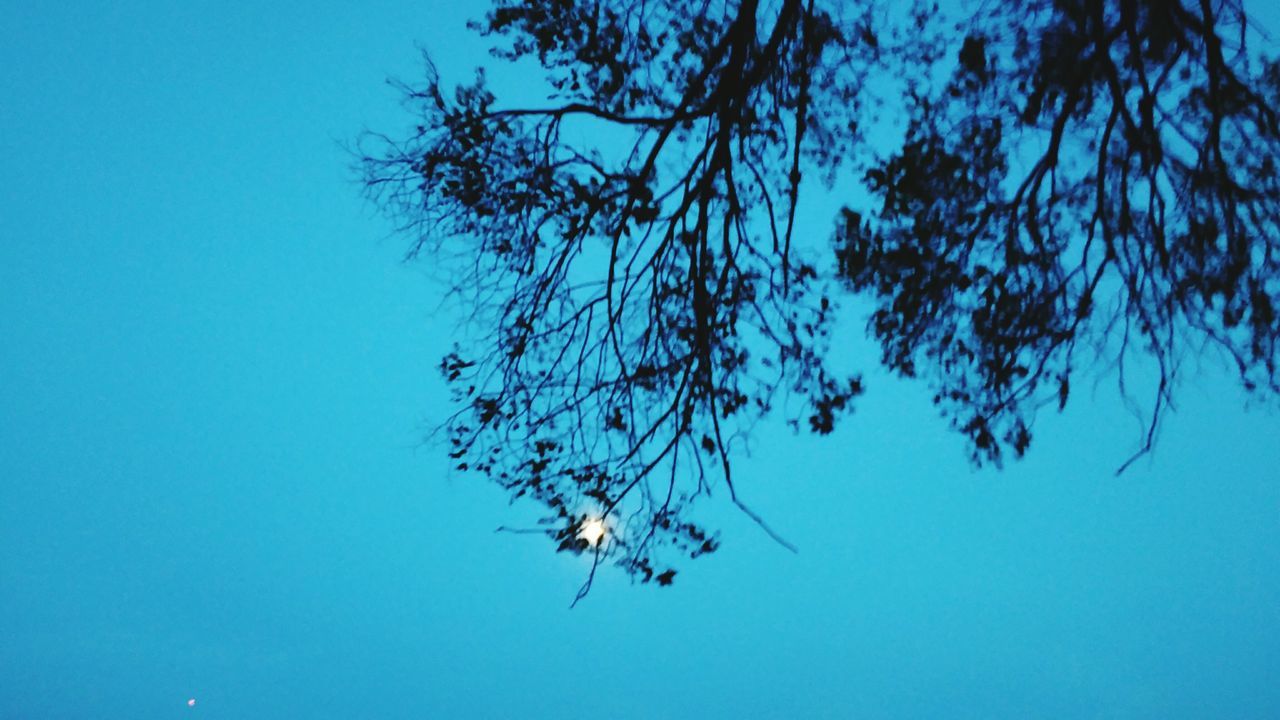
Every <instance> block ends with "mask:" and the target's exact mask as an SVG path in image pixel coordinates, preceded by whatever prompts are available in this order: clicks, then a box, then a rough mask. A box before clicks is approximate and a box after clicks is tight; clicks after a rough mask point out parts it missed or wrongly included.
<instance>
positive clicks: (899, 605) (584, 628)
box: [0, 0, 1280, 720]
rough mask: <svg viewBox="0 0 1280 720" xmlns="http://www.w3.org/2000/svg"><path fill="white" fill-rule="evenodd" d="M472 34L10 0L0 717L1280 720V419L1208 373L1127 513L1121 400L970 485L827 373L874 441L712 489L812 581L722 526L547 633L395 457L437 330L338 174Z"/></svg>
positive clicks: (420, 270)
mask: <svg viewBox="0 0 1280 720" xmlns="http://www.w3.org/2000/svg"><path fill="white" fill-rule="evenodd" d="M483 9H484V5H483V4H474V5H468V6H464V7H456V6H455V5H453V4H451V3H445V2H440V1H439V0H434V1H429V2H418V3H410V2H361V3H343V2H309V3H298V4H293V5H289V6H286V5H284V4H279V5H274V6H272V7H270V8H268V7H259V6H257V4H249V3H235V4H230V3H223V2H195V1H193V2H182V3H161V2H139V1H129V0H122V1H117V2H111V3H106V2H104V3H75V2H71V3H17V2H7V3H4V9H3V13H0V18H2V19H0V98H3V99H2V100H0V718H3V719H4V720H43V719H51V720H52V719H58V718H95V719H115V718H121V719H125V718H146V719H152V718H154V719H164V718H175V719H178V718H190V719H192V720H195V719H196V718H227V719H232V718H234V719H237V720H241V719H253V718H289V717H296V718H470V717H476V718H543V717H561V718H563V717H570V718H574V717H596V718H665V717H671V718H675V717H683V718H755V717H778V718H851V717H867V718H876V717H1000V716H1002V717H1073V718H1074V717H1085V718H1093V717H1135V718H1167V717H1232V718H1248V717H1255V718H1264V717H1276V716H1280V542H1278V541H1280V482H1278V481H1280V442H1277V441H1278V440H1280V415H1278V414H1277V413H1276V412H1275V411H1274V410H1268V409H1267V408H1265V407H1257V408H1252V409H1251V410H1250V411H1248V412H1244V411H1242V409H1241V408H1242V407H1243V397H1242V394H1241V392H1240V391H1239V390H1238V389H1237V386H1236V385H1235V384H1234V383H1233V382H1232V381H1231V380H1230V378H1228V377H1227V376H1226V375H1225V374H1224V373H1223V371H1222V370H1221V368H1220V367H1218V366H1217V365H1215V364H1214V363H1207V364H1206V365H1205V367H1204V368H1203V369H1202V370H1200V371H1197V370H1196V368H1194V367H1189V368H1188V373H1187V375H1186V379H1185V381H1184V384H1183V387H1182V391H1181V393H1180V398H1181V404H1180V406H1179V408H1178V410H1177V412H1176V413H1174V414H1171V415H1169V416H1168V418H1167V422H1166V424H1165V427H1164V431H1163V433H1162V436H1161V439H1160V444H1159V446H1158V448H1157V452H1156V454H1155V455H1154V456H1152V457H1151V458H1149V459H1144V460H1142V461H1139V462H1138V463H1137V464H1136V466H1135V467H1134V468H1133V469H1132V470H1131V471H1130V472H1128V473H1126V474H1125V475H1124V476H1122V477H1120V478H1115V477H1113V475H1112V472H1113V470H1114V469H1115V468H1116V467H1117V466H1118V465H1119V464H1120V463H1121V462H1122V461H1123V460H1124V459H1125V458H1127V457H1128V455H1129V453H1130V452H1131V451H1132V450H1133V448H1134V444H1135V440H1136V439H1137V435H1138V432H1139V427H1138V424H1137V422H1136V421H1135V420H1134V418H1133V417H1132V416H1131V415H1129V414H1128V412H1127V411H1126V410H1125V409H1124V408H1123V406H1122V405H1121V404H1120V403H1119V402H1118V401H1117V400H1116V398H1115V393H1114V379H1104V380H1103V381H1102V383H1101V384H1100V385H1099V386H1098V388H1097V390H1096V392H1094V393H1093V394H1092V395H1091V394H1090V392H1089V390H1088V387H1087V384H1083V385H1084V386H1083V387H1081V388H1080V389H1079V390H1078V391H1077V392H1076V397H1074V398H1073V402H1072V404H1071V406H1070V407H1069V408H1068V411H1067V412H1066V413H1065V414H1064V415H1062V416H1055V415H1049V414H1046V415H1045V416H1043V417H1042V418H1041V419H1040V421H1039V422H1038V424H1037V426H1036V430H1037V434H1038V436H1039V437H1038V442H1037V443H1036V445H1035V446H1034V447H1033V452H1032V454H1031V456H1030V458H1029V459H1027V460H1026V461H1024V462H1021V463H1016V464H1012V465H1010V466H1009V467H1008V468H1007V469H1006V470H1005V471H1003V472H996V471H989V470H988V471H981V472H974V471H972V470H971V469H970V468H969V467H968V465H967V464H966V461H965V458H964V450H963V445H962V442H961V440H960V438H959V437H958V436H956V435H955V434H954V433H951V432H949V431H948V430H946V428H945V425H944V423H943V422H942V421H941V420H939V419H938V418H937V417H936V414H935V412H934V410H933V409H932V408H931V407H930V405H929V403H928V392H927V390H926V389H925V388H924V387H922V386H918V385H912V384H906V383H903V382H900V381H895V380H892V379H889V378H885V377H883V376H882V374H880V373H878V372H876V371H874V368H872V367H870V366H871V358H872V357H873V353H872V352H871V351H870V350H869V349H868V348H867V346H866V344H865V342H863V341H861V340H859V339H857V337H856V336H857V333H856V332H855V333H851V334H850V337H849V338H848V339H847V341H846V342H845V343H844V344H842V346H841V354H840V357H839V358H838V361H839V362H841V363H844V364H847V365H849V366H853V367H862V368H865V369H867V370H869V381H870V383H869V384H870V390H869V393H868V395H867V396H866V397H865V398H864V399H863V400H862V401H861V402H860V404H859V409H858V412H857V414H856V415H855V416H854V417H853V418H851V420H850V421H848V422H846V423H845V424H844V426H843V428H842V429H841V430H840V431H839V432H838V433H837V434H836V435H835V436H833V437H830V438H827V439H825V440H814V439H811V438H807V437H796V436H793V435H791V434H790V432H789V431H787V430H785V429H781V428H776V427H775V428H772V429H767V430H766V431H765V432H763V433H762V434H761V435H760V436H759V437H758V438H757V442H756V444H755V447H754V451H753V453H752V455H751V457H750V458H743V459H741V460H740V461H739V466H738V469H737V472H738V473H739V475H740V477H741V480H740V481H739V482H740V483H741V485H740V486H741V487H742V488H743V489H744V492H745V495H746V497H747V499H748V500H749V501H750V502H751V504H752V505H753V506H754V507H755V508H756V509H757V510H760V511H762V512H763V513H764V514H765V515H766V516H767V517H768V518H769V520H770V522H771V524H772V525H773V526H774V527H776V528H777V529H779V530H780V531H781V532H782V533H783V534H784V535H786V536H787V537H788V538H789V539H790V540H791V541H792V542H794V543H795V544H797V545H798V546H800V548H801V552H800V554H799V555H791V554H789V553H787V552H786V551H785V550H783V549H782V548H780V547H779V546H777V545H776V544H773V543H772V542H771V541H770V540H769V539H768V538H767V537H765V536H764V535H763V534H762V533H760V532H759V531H758V530H757V529H756V528H755V527H753V526H752V525H751V523H750V522H749V521H748V520H747V519H745V518H744V517H743V516H741V515H740V514H738V513H736V512H733V511H732V510H731V509H728V508H723V507H719V508H717V509H716V510H714V511H712V512H711V513H709V515H708V516H707V519H709V520H711V521H713V522H715V523H720V524H721V525H722V526H723V527H724V529H725V532H724V536H723V537H724V540H725V542H724V548H723V550H722V551H721V552H720V553H718V554H716V555H714V556H711V557H709V558H707V559H704V560H701V561H698V562H695V563H686V564H684V565H683V567H682V572H681V574H680V575H679V577H678V578H677V582H676V585H675V586H674V587H672V588H670V589H665V590H656V589H651V588H648V587H639V586H637V587H632V586H630V585H629V584H628V583H627V581H626V580H625V579H624V578H621V577H619V576H618V575H617V574H615V573H613V572H608V573H605V574H604V576H603V577H602V578H600V580H599V581H598V582H597V584H596V588H595V590H594V591H593V593H592V594H591V596H590V597H589V598H588V600H587V601H586V602H584V603H582V604H580V605H579V606H578V608H577V609H575V610H572V611H570V610H568V609H567V606H568V604H569V602H570V600H572V598H573V594H574V592H575V591H576V590H577V588H578V584H579V583H580V582H581V580H582V578H583V573H584V570H585V565H584V562H585V561H584V560H583V559H582V558H574V557H569V556H565V555H554V554H552V553H551V552H549V550H550V548H549V547H548V545H547V543H545V542H544V541H542V540H540V539H537V538H530V537H526V536H514V535H505V534H494V532H493V530H494V528H495V527H496V526H497V525H499V524H504V523H505V524H519V521H520V520H521V519H522V518H526V517H528V512H527V510H523V509H521V508H520V507H516V508H509V507H508V506H507V503H506V500H505V498H504V497H503V495H502V494H501V493H500V492H499V491H497V490H496V489H494V488H491V487H489V486H487V485H484V484H482V483H481V482H480V481H479V480H477V479H475V478H471V477H466V476H462V477H453V478H451V477H449V475H448V474H447V473H446V472H445V463H444V462H443V458H442V457H441V454H440V453H438V452H436V451H435V450H434V449H432V448H430V447H423V446H421V444H420V442H419V440H420V438H421V436H422V433H423V431H424V430H425V428H427V427H428V426H429V424H430V423H431V421H432V420H433V419H438V418H439V417H440V416H441V413H442V412H444V411H445V409H446V407H447V406H446V404H445V399H446V394H445V392H444V391H443V390H442V388H441V385H440V383H439V382H438V379H437V374H436V371H435V365H436V363H437V361H438V358H439V356H440V354H441V353H442V352H443V351H444V350H446V349H447V347H448V344H449V333H450V330H451V320H450V316H449V314H448V313H447V312H441V311H438V310H437V302H438V287H437V286H434V285H433V284H432V283H430V282H428V281H427V279H426V277H425V276H426V275H427V274H429V273H428V268H426V267H422V266H414V265H407V266H406V265H402V264H400V263H399V258H400V256H401V253H402V251H403V249H404V242H403V241H402V240H401V239H398V238H394V237H391V236H390V234H389V232H390V228H389V225H388V224H387V222H386V221H385V220H384V219H382V218H380V217H379V216H377V215H376V213H374V212H373V210H372V209H371V208H370V207H368V206H367V205H365V204H363V202H362V201H361V200H360V199H359V197H358V188H357V186H356V185H355V184H354V182H353V178H352V175H351V173H350V171H349V169H348V166H349V157H348V156H347V155H346V154H345V153H344V151H343V150H342V149H341V148H340V146H339V143H340V142H341V141H344V140H350V139H351V138H352V137H354V136H355V134H356V133H357V132H358V131H359V130H360V129H361V128H362V127H365V126H368V127H372V128H376V129H380V130H389V129H395V128H400V127H404V126H405V125H406V124H407V123H408V122H409V118H408V117H407V116H406V115H404V114H403V113H402V112H401V111H400V109H399V108H398V107H397V97H396V95H395V94H394V92H392V91H390V90H389V89H388V88H387V87H386V86H385V85H384V84H383V80H384V78H386V77H388V76H397V77H402V78H406V79H412V78H413V77H415V76H416V74H417V70H418V68H419V65H418V57H417V53H416V49H415V48H416V46H417V45H421V46H423V47H426V48H428V49H430V50H431V51H432V52H433V53H434V54H435V56H436V59H437V61H438V63H439V65H440V67H441V70H442V73H443V74H444V75H445V76H446V77H449V78H455V79H459V80H461V79H465V78H467V77H469V75H470V68H471V66H473V65H474V64H476V63H478V62H483V61H485V55H484V49H485V46H484V45H483V43H482V42H481V41H479V40H478V39H477V38H475V37H474V36H473V35H471V34H469V33H468V32H466V31H465V29H464V28H463V22H464V20H465V19H466V18H467V17H474V16H477V15H479V14H480V13H481V12H482V11H483ZM1258 9H1259V10H1268V8H1264V7H1260V8H1258ZM1272 14H1274V13H1272ZM1271 27H1274V28H1280V24H1277V23H1275V22H1271ZM520 72H523V71H519V70H517V71H509V72H508V73H507V74H506V75H505V76H504V75H503V73H501V72H499V73H498V74H497V76H496V78H497V80H496V81H497V82H498V83H499V85H500V86H501V85H502V84H503V83H505V84H506V85H507V86H513V85H516V84H521V83H525V84H526V86H527V82H526V81H527V78H523V79H522V78H521V76H520V75H519V73H520ZM838 199H839V198H836V199H835V200H831V201H830V202H836V201H838ZM823 202H827V201H821V202H817V203H815V205H814V206H812V207H813V209H812V211H811V213H810V215H811V217H812V218H813V219H812V225H811V227H812V228H813V233H814V234H815V236H816V237H817V238H818V240H819V241H821V240H823V239H824V238H825V236H826V228H827V221H828V218H829V217H830V213H829V207H828V206H829V204H830V203H828V204H827V205H823V204H822V203H823ZM427 262H428V263H429V262H430V261H427ZM190 697H194V698H196V699H197V701H198V702H197V705H196V707H194V708H188V707H187V706H186V700H187V699H188V698H190Z"/></svg>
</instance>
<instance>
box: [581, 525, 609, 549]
mask: <svg viewBox="0 0 1280 720" xmlns="http://www.w3.org/2000/svg"><path fill="white" fill-rule="evenodd" d="M606 532H607V530H606V529H605V526H604V521H603V520H601V519H600V518H591V519H590V520H587V521H586V522H584V523H582V529H581V530H579V531H578V537H580V538H582V539H583V540H586V541H587V544H588V545H590V546H592V547H595V546H596V545H598V544H600V540H601V539H602V538H603V537H604V536H605V533H606Z"/></svg>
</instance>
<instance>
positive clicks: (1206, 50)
mask: <svg viewBox="0 0 1280 720" xmlns="http://www.w3.org/2000/svg"><path fill="white" fill-rule="evenodd" d="M1246 37H1247V30H1246V17H1245V15H1244V12H1243V10H1242V8H1241V7H1240V6H1239V5H1237V4H1234V3H1230V2H1227V3H1222V2H1210V0H1197V2H1195V3H1189V4H1186V5H1184V4H1182V3H1179V2H1164V1H1156V0H1150V1H1146V2H1139V1H1137V0H1123V1H1120V2H1116V1H1114V0H1069V1H1068V0H1057V1H1056V2H1048V1H1042V2H1038V3H1019V4H1016V5H1007V6H1005V7H1003V8H1002V9H1001V10H1000V11H999V12H998V13H993V14H990V15H986V16H982V17H980V18H978V19H975V20H974V21H973V22H972V23H971V24H970V26H969V35H968V36H967V37H966V39H965V40H964V42H963V44H962V46H961V48H960V51H959V55H958V62H957V65H956V69H955V73H954V76H953V78H952V80H951V82H950V83H949V85H948V86H947V87H946V88H945V91H944V92H943V93H941V94H940V96H939V97H936V98H916V102H915V105H914V108H913V115H912V122H911V126H910V129H909V130H908V133H907V138H906V140H905V142H904V144H903V147H902V149H901V150H900V151H898V152H897V153H896V154H895V155H894V156H893V157H892V158H891V159H890V160H889V161H888V162H887V163H885V164H884V166H883V167H881V168H879V169H877V170H875V171H873V172H872V173H870V174H869V175H868V180H869V182H870V184H871V185H872V187H873V188H874V189H875V190H876V191H877V192H878V193H879V195H880V196H881V197H882V198H883V206H882V207H881V208H880V210H879V213H878V215H879V220H880V221H881V222H879V223H869V222H866V221H864V220H863V219H862V217H861V216H859V215H858V214H856V213H854V212H852V211H850V212H847V213H846V216H845V218H844V221H843V226H842V227H841V228H840V229H839V230H838V237H837V241H838V247H839V252H840V257H841V260H842V265H843V271H844V273H845V275H846V276H847V277H848V278H849V280H850V281H851V284H852V286H853V287H854V288H855V289H856V290H860V291H862V290H865V291H870V292H872V293H874V294H875V295H876V296H877V297H878V298H879V308H878V309H877V311H876V313H875V315H874V318H873V321H872V323H873V328H874V332H875V334H876V335H877V337H878V338H879V339H880V340H881V342H882V345H883V348H884V360H885V362H886V363H887V364H888V365H889V366H890V367H892V368H895V369H897V370H898V371H900V372H902V373H903V374H905V375H914V374H916V372H917V369H918V366H919V365H921V364H923V365H924V369H923V370H922V371H921V372H924V373H925V374H928V375H930V376H931V377H933V378H934V379H935V383H936V385H937V387H938V395H937V397H936V401H937V402H938V403H939V404H940V405H941V406H942V407H943V408H944V409H945V411H946V412H947V413H948V414H950V415H951V417H952V418H953V420H954V421H955V423H956V425H957V427H959V429H961V430H962V431H963V432H965V433H966V434H967V435H968V436H969V438H970V439H971V440H972V443H973V448H974V451H975V454H976V456H977V457H979V458H987V459H997V460H998V459H999V457H1000V454H1001V446H1002V445H1003V446H1008V447H1012V449H1013V450H1014V451H1015V452H1016V453H1017V454H1021V453H1022V452H1023V451H1024V450H1025V449H1026V447H1027V444H1028V443H1029V441H1030V437H1031V436H1030V429H1029V423H1030V418H1031V415H1032V414H1033V412H1034V409H1035V407H1036V406H1038V405H1042V404H1044V403H1046V402H1048V403H1053V402H1056V403H1057V404H1058V405H1059V406H1060V407H1061V406H1062V405H1064V404H1065V403H1066V401H1067V397H1068V394H1069V388H1070V376H1071V374H1072V369H1073V364H1074V363H1075V362H1076V360H1077V355H1078V354H1080V353H1079V352H1078V351H1080V350H1083V351H1084V353H1083V354H1084V355H1085V359H1086V360H1087V361H1089V362H1090V364H1091V363H1092V361H1095V360H1097V359H1098V358H1099V357H1101V358H1102V359H1103V360H1104V361H1107V362H1106V363H1105V364H1107V365H1116V366H1118V367H1119V377H1120V382H1121V384H1122V391H1123V383H1124V378H1125V374H1124V367H1125V359H1126V357H1127V356H1128V355H1130V354H1131V353H1134V352H1138V353H1145V354H1148V355H1150V356H1151V357H1153V358H1154V360H1155V363H1156V365H1157V367H1158V375H1159V377H1158V379H1157V380H1156V385H1155V388H1154V393H1155V397H1154V409H1153V410H1152V411H1151V413H1150V421H1151V425H1150V429H1149V431H1148V433H1147V436H1146V438H1145V447H1144V449H1149V448H1150V444H1151V441H1152V438H1153V435H1154V432H1155V423H1156V421H1157V420H1158V419H1159V416H1160V411H1161V409H1162V407H1163V406H1164V405H1166V404H1167V403H1168V402H1169V401H1170V400H1171V399H1172V391H1173V379H1174V375H1175V372H1176V369H1177V367H1178V365H1179V360H1180V358H1181V357H1182V356H1183V354H1184V353H1185V352H1186V350H1187V349H1191V350H1196V351H1199V350H1200V349H1202V348H1203V347H1204V346H1205V345H1206V343H1209V344H1211V345H1213V346H1215V347H1218V348H1221V349H1223V350H1225V351H1226V352H1227V353H1228V354H1229V356H1230V357H1231V359H1232V361H1233V362H1234V364H1235V365H1236V367H1237V368H1238V370H1239V373H1240V375H1241V378H1242V379H1243V381H1244V384H1245V387H1246V388H1249V389H1257V388H1263V389H1265V390H1266V391H1267V392H1270V393H1274V392H1276V391H1277V389H1280V388H1278V386H1277V378H1276V338H1277V335H1278V334H1280V325H1278V324H1277V316H1276V308H1277V304H1278V302H1280V181H1278V180H1277V178H1276V173H1275V171H1276V160H1277V158H1280V127H1278V117H1277V113H1276V111H1275V109H1274V108H1275V107H1277V105H1276V100H1277V97H1276V91H1277V87H1278V86H1277V84H1276V79H1277V78H1278V77H1280V75H1277V67H1276V66H1275V65H1273V64H1272V65H1266V66H1265V67H1264V68H1262V71H1261V72H1258V68H1257V67H1255V66H1256V64H1257V62H1258V61H1257V58H1251V57H1250V56H1249V54H1248V52H1247V48H1246V46H1245V39H1246ZM873 225H878V227H876V228H874V229H873V227H872V226H873ZM922 361H923V363H922Z"/></svg>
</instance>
